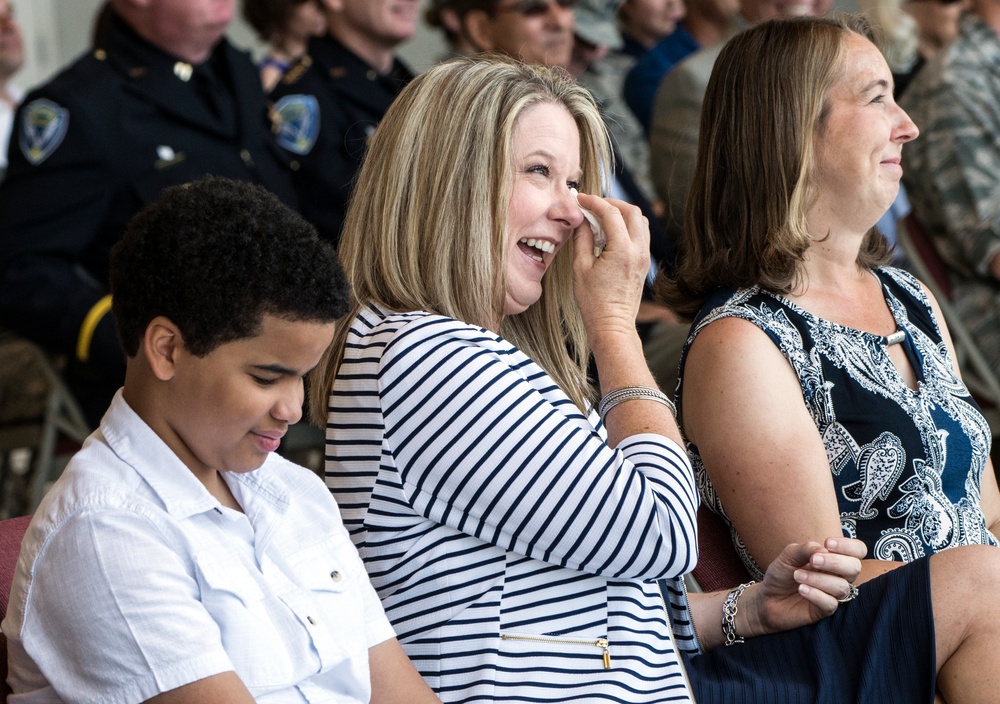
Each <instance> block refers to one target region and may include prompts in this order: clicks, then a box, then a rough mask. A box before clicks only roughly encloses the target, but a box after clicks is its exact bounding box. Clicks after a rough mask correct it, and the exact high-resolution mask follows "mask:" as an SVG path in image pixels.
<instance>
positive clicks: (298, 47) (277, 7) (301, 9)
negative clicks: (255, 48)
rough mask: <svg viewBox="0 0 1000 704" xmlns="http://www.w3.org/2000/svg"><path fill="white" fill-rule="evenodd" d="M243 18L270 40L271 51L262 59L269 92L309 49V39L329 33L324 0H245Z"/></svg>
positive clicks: (261, 66)
mask: <svg viewBox="0 0 1000 704" xmlns="http://www.w3.org/2000/svg"><path fill="white" fill-rule="evenodd" d="M243 18H244V19H245V20H246V21H247V22H248V23H249V24H250V26H251V27H253V28H254V30H255V31H256V32H257V37H258V38H259V39H260V40H261V41H262V42H264V43H266V44H267V53H266V54H265V55H264V58H263V59H261V60H260V62H258V67H259V68H260V81H261V83H262V84H263V86H264V91H265V92H267V93H269V92H271V89H272V88H274V86H275V85H277V83H278V81H279V80H281V77H282V76H284V75H285V74H286V73H288V69H290V68H291V67H292V64H293V63H294V62H295V61H296V60H298V58H299V57H300V56H302V55H303V54H305V53H306V47H307V45H308V43H309V39H310V38H311V37H319V36H322V35H324V34H326V16H325V15H324V14H323V10H322V7H321V5H320V0H243Z"/></svg>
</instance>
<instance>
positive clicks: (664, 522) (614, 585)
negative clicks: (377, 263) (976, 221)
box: [326, 307, 698, 702]
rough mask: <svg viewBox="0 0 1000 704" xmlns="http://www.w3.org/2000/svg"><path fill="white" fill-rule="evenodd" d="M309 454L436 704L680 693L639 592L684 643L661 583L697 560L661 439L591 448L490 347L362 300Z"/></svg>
mask: <svg viewBox="0 0 1000 704" xmlns="http://www.w3.org/2000/svg"><path fill="white" fill-rule="evenodd" d="M595 426H596V428H595ZM326 460H327V463H326V479H327V484H328V485H329V487H330V489H331V491H332V492H333V493H334V495H335V496H336V499H337V502H338V503H339V505H340V508H341V511H342V513H343V515H344V523H345V524H346V526H347V528H348V530H349V531H350V533H351V536H352V538H353V540H354V542H355V543H356V544H357V546H358V550H359V551H360V553H361V556H362V558H363V559H364V561H365V564H366V566H367V568H368V572H369V574H370V576H371V580H372V583H373V584H374V586H375V588H376V590H377V591H378V593H379V595H380V597H381V598H382V602H383V605H384V606H385V610H386V614H387V615H388V616H389V619H390V621H391V622H392V624H393V626H394V628H395V629H396V632H397V634H398V636H399V640H400V642H401V643H402V645H403V647H404V649H405V650H406V652H407V653H408V654H409V656H410V659H411V660H413V663H414V665H415V666H416V667H417V669H418V670H419V671H420V672H421V674H422V675H423V676H424V678H425V679H426V680H427V682H428V683H429V684H430V685H431V686H432V687H433V688H434V690H435V691H436V692H437V693H438V695H439V696H440V697H441V699H442V700H443V701H445V702H479V701H483V702H485V701H521V702H528V701H531V702H557V701H565V702H569V701H582V700H587V701H596V700H600V701H619V702H636V701H642V702H660V701H679V702H686V701H690V695H689V694H688V689H687V685H686V681H685V675H684V671H683V667H682V666H681V664H680V659H679V657H678V654H677V649H676V647H675V644H674V641H673V640H672V639H671V636H670V627H669V625H668V619H667V610H666V609H665V607H664V602H663V597H662V595H661V590H660V588H659V585H658V584H657V583H656V581H654V580H658V579H666V580H667V587H668V588H667V590H666V592H667V593H668V594H669V595H670V601H671V605H672V607H673V608H672V612H673V613H672V614H671V615H672V617H673V620H674V626H675V629H677V634H678V635H677V639H678V643H680V647H681V648H682V649H685V650H692V649H694V648H696V644H695V643H694V641H693V638H692V635H691V631H690V621H689V615H688V612H687V601H686V594H684V593H683V591H682V587H681V586H680V583H679V579H677V577H679V576H680V575H682V574H684V573H685V572H687V571H689V570H690V569H691V568H692V567H693V566H694V564H695V561H696V559H697V539H696V532H695V531H696V527H695V526H696V522H695V512H696V509H697V502H698V496H697V491H696V488H695V485H694V480H693V477H692V471H691V466H690V464H689V462H688V459H687V457H686V455H685V453H684V451H683V450H682V449H681V448H680V447H679V446H678V445H677V444H675V443H674V442H672V441H671V440H668V439H667V438H665V437H662V436H659V435H651V434H647V435H637V436H634V437H631V438H628V439H626V440H625V441H623V442H622V443H621V444H620V445H619V447H618V448H617V449H616V450H615V449H611V448H609V447H608V445H607V444H606V441H605V433H604V429H603V427H601V426H600V424H599V422H598V421H597V417H596V415H594V414H592V416H591V419H588V418H587V417H585V416H584V415H583V414H582V413H581V412H580V411H579V409H577V408H576V406H574V405H573V403H572V402H571V401H570V400H569V398H568V397H567V396H566V395H565V394H564V393H563V392H562V390H561V389H560V388H559V387H558V386H556V384H555V383H554V382H553V380H552V379H551V377H549V376H548V375H547V374H546V373H545V372H544V371H542V369H541V368H540V367H538V365H536V364H535V363H534V362H533V361H532V360H531V359H529V358H528V357H527V356H525V355H524V354H523V353H522V352H520V351H519V350H518V349H517V348H515V347H513V346H512V345H511V344H510V343H508V342H507V341H506V340H504V339H503V338H501V337H499V336H497V335H496V334H494V333H492V332H489V331H488V330H484V329H482V328H477V327H472V326H470V325H467V324H465V323H461V322H458V321H455V320H452V319H450V318H445V317H442V316H438V315H431V314H428V313H424V312H413V313H386V312H383V311H380V310H378V309H375V308H371V307H369V308H366V309H364V310H363V311H362V312H361V314H360V315H359V316H358V317H357V318H356V319H355V320H354V321H353V325H352V328H351V331H350V333H349V336H348V338H347V345H346V349H345V352H344V361H343V364H342V366H341V368H340V371H339V373H338V375H337V379H336V382H335V384H334V388H333V394H332V396H331V398H330V415H329V420H328V424H327V457H326Z"/></svg>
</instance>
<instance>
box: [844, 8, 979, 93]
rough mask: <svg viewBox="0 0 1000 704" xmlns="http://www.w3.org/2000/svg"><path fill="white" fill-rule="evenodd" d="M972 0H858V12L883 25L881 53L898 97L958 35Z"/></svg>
mask: <svg viewBox="0 0 1000 704" xmlns="http://www.w3.org/2000/svg"><path fill="white" fill-rule="evenodd" d="M968 8H969V0H859V2H858V11H859V12H862V13H864V14H865V15H867V16H868V17H870V18H871V20H872V21H873V22H874V23H875V24H877V25H879V26H880V27H881V28H882V32H883V35H884V36H883V37H882V40H881V41H880V45H881V48H882V53H883V54H884V55H885V60H886V62H887V63H888V64H889V68H890V69H891V70H892V77H893V80H894V82H895V88H894V90H893V95H894V96H895V98H896V100H899V99H900V98H901V97H902V95H903V93H904V92H905V91H906V87H907V86H908V85H909V84H910V81H912V80H913V77H914V76H916V74H917V72H918V71H919V70H920V69H921V68H923V66H924V65H925V64H926V63H927V62H928V61H929V60H930V59H932V58H933V57H934V55H935V54H937V53H938V52H939V51H941V50H942V49H943V48H945V47H946V46H948V44H950V43H951V42H952V40H954V39H955V37H956V36H957V35H958V20H959V17H961V15H962V13H963V12H964V11H965V10H967V9H968Z"/></svg>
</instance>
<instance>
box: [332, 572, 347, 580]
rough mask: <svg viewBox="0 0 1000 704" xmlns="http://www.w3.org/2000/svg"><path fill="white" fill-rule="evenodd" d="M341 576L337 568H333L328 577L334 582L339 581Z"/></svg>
mask: <svg viewBox="0 0 1000 704" xmlns="http://www.w3.org/2000/svg"><path fill="white" fill-rule="evenodd" d="M343 578H344V576H343V575H342V574H340V572H338V571H337V570H334V571H333V572H331V573H330V579H332V580H333V581H334V582H339V581H340V580H342V579H343Z"/></svg>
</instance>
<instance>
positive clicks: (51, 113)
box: [18, 98, 69, 166]
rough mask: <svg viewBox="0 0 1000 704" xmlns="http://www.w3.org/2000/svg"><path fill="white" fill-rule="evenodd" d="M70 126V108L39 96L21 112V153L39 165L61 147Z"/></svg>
mask: <svg viewBox="0 0 1000 704" xmlns="http://www.w3.org/2000/svg"><path fill="white" fill-rule="evenodd" d="M68 128H69V110H67V109H66V108H64V107H62V106H60V105H56V104H55V103H53V102H52V101H51V100H46V99H45V98H39V99H38V100H32V101H31V102H30V103H28V104H27V105H26V106H25V108H24V111H23V112H22V113H21V134H20V138H19V140H18V141H19V142H20V145H21V153H22V154H24V158H25V159H27V160H28V161H29V162H30V163H32V164H34V165H35V166H37V165H38V164H41V163H42V162H43V161H45V160H46V159H48V158H49V156H51V154H52V152H54V151H55V150H56V149H58V148H59V145H60V144H62V141H63V138H64V137H65V136H66V130H67V129H68Z"/></svg>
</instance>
